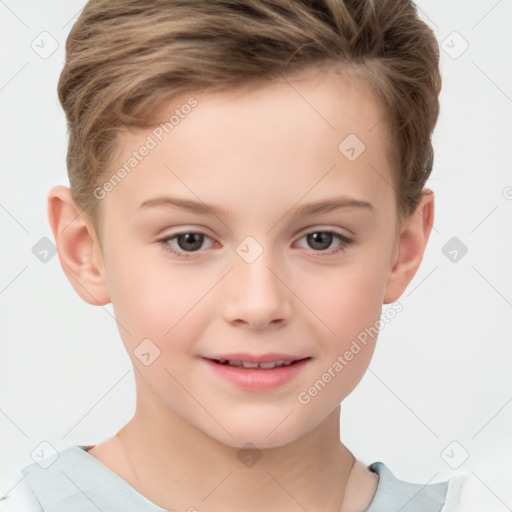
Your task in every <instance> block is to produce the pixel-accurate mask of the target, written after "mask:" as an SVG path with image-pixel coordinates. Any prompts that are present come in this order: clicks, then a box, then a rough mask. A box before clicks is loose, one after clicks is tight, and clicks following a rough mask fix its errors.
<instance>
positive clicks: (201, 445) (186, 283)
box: [0, 0, 460, 512]
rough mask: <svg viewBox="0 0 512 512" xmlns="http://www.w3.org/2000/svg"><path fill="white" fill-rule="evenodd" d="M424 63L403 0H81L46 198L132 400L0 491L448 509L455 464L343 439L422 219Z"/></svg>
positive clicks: (428, 511)
mask: <svg viewBox="0 0 512 512" xmlns="http://www.w3.org/2000/svg"><path fill="white" fill-rule="evenodd" d="M438 61H439V53H438V45H437V42H436V39H435V37H434V35H433V33H432V31H431V30H430V29H429V27H428V26H427V25H425V23H423V22H422V21H421V20H420V19H419V17H418V16H417V13H416V10H415V8H414V6H413V5H412V4H411V2H409V1H405V0H388V1H384V0H381V1H379V2H373V1H370V0H359V1H354V0H352V1H349V0H323V1H320V0H319V1H316V2H311V1H306V0H302V1H297V0H295V1H293V2H290V1H286V0H273V1H270V0H247V1H245V2H241V1H234V0H225V1H220V0H215V1H208V2H198V1H193V0H182V1H179V2H178V1H154V2H143V1H142V0H125V1H123V2H112V1H111V0H91V1H89V2H88V3H87V5H86V7H85V8H84V10H83V11H82V13H81V15H80V17H79V18H78V20H77V21H76V23H75V25H74V26H73V28H72V30H71V33H70V35H69V37H68V40H67V46H66V63H65V66H64V69H63V71H62V74H61V78H60V82H59V87H58V92H59V98H60V101H61V103H62V105H63V108H64V110H65V112H66V116H67V120H68V127H69V147H68V158H67V163H68V172H69V179H70V185H71V188H67V187H64V186H57V187H54V188H53V189H52V190H51V192H50V194H49V196H48V214H49V219H50V224H51V227H52V230H53V233H54V236H55V240H56V244H57V247H58V252H59V258H60V262H61V264H62V267H63V270H64V272H65V273H66V275H67V277H68V278H69V281H70V282H71V284H72V286H73V287H74V289H75V291H76V292H77V293H78V294H79V295H80V297H81V298H82V299H84V300H85V301H86V302H88V303H89V304H92V305H104V304H108V303H110V302H112V305H113V308H114V311H115V316H116V321H117V323H118V326H119V332H120V335H121V338H122V340H123V343H124V345H125V347H126V350H127V352H128V354H129V356H130V358H131V360H132V363H133V367H134V371H135V372H134V373H135V381H136V389H137V407H136V412H135V414H134V416H133V418H132V419H131V420H130V421H129V422H128V424H127V425H125V426H124V427H123V428H122V429H121V430H120V431H119V432H118V433H117V434H116V435H115V436H113V437H112V438H110V439H107V440H105V441H104V442H102V443H99V444H96V445H87V446H85V445H84V446H82V445H80V446H71V447H69V448H67V449H65V450H63V451H62V452H61V453H59V454H58V457H54V458H55V460H48V459H46V460H47V463H46V464H44V463H43V464H41V463H33V464H31V465H28V466H26V467H25V468H23V470H22V473H23V475H24V476H25V477H26V478H24V479H23V480H22V482H21V483H20V484H19V485H18V486H17V487H16V488H15V489H14V491H13V493H12V494H11V495H10V496H7V497H6V498H5V499H4V501H3V502H0V505H1V506H2V507H3V508H1V507H0V510H8V508H6V507H9V506H11V507H13V508H11V509H9V510H14V507H15V505H16V504H19V506H18V508H16V510H23V511H34V512H35V511H42V510H44V511H66V512H70V511H78V510H80V511H85V510H102V511H104V512H106V511H124V512H126V511H155V512H156V511H162V510H173V511H174V510H176V511H177V510H180V511H195V510H198V511H205V512H206V511H218V510H222V511H224V512H229V511H231V510H237V511H240V510H241V511H245V512H252V511H265V512H273V511H288V510H289V511H292V510H293V511H295V510H297V511H299V510H307V511H309V512H316V511H323V512H331V511H332V512H334V511H341V512H362V511H367V512H377V511H378V512H389V511H397V510H402V511H404V512H420V511H422V512H434V511H436V512H438V511H441V510H442V511H445V512H447V511H448V510H453V508H452V507H453V506H454V504H455V502H456V499H457V495H458V492H459V490H460V489H459V486H460V480H459V479H458V478H455V479H452V480H450V481H446V482H440V483H434V484H428V485H420V484H413V483H410V482H406V481H402V480H400V479H398V478H397V477H395V476H394V474H393V473H392V472H391V471H390V470H389V469H388V468H387V466H386V465H385V464H384V463H382V462H375V463H373V464H371V465H370V466H365V465H364V464H363V463H362V462H360V461H358V460H357V459H356V458H355V456H354V455H353V454H352V453H351V452H350V451H349V450H348V449H347V448H346V447H345V446H344V444H343V443H342V442H341V441H340V437H339V431H340V428H339V427H340V425H339V416H340V403H341V402H342V401H343V399H344V398H345V397H346V396H347V395H348V394H349V393H350V392H351V391H352V390H353V389H354V388H355V386H356V385H357V384H358V382H359V381H360V379H361V378H362V376H363V374H364V372H365V371H366V369H367V368H368V365H369V363H370V360H371V357H372V353H373V350H374V348H375V343H376V340H377V332H378V328H379V327H378V326H379V318H380V315H381V312H382V305H383V304H392V305H393V306H394V305H395V303H396V302H397V301H398V299H399V298H400V296H401V294H402V293H403V291H404V290H405V288H406V287H407V285H408V283H409V282H410V281H411V279H412V278H413V276H414V275H415V273H416V271H417V270H418V268H419V265H420V263H421V260H422V257H423V254H424V251H425V247H426V244H427V241H428V238H429V235H430V231H431V228H432V223H433V218H434V196H433V193H432V191H431V190H429V189H426V188H425V187H424V186H425V183H426V181H427V179H428V177H429V175H430V172H431V170H432V165H433V149H432V144H431V135H432V132H433V130H434V127H435V123H436V121H437V117H438V111H439V103H438V95H439V92H440V87H441V78H440V73H439V68H438ZM327 242H329V243H327ZM188 243H190V244H191V246H192V247H188V246H187V244H188Z"/></svg>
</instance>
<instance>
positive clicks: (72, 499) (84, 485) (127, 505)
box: [0, 446, 450, 512]
mask: <svg viewBox="0 0 512 512" xmlns="http://www.w3.org/2000/svg"><path fill="white" fill-rule="evenodd" d="M88 448H90V446H71V447H69V448H66V449H65V450H63V451H61V452H60V453H59V456H58V458H57V460H56V461H55V462H53V464H52V465H51V466H49V467H48V468H46V469H44V468H43V467H41V466H40V465H39V464H38V463H33V464H29V465H28V466H25V467H24V468H23V469H22V470H21V472H22V473H23V475H25V479H24V481H25V480H26V483H27V484H28V485H26V484H25V489H24V491H23V496H21V493H18V495H17V496H14V495H13V496H14V499H11V495H8V496H4V497H3V498H0V512H11V511H13V512H14V511H15V512H98V511H101V512H167V511H166V510H165V509H163V508H161V507H159V506H157V505H155V504H154V503H153V502H151V501H149V500H148V499H147V498H145V497H144V496H142V495H141V494H140V493H139V492H138V491H136V490H135V489H134V488H133V487H132V486H131V485H129V484H128V482H126V481H125V480H123V479H122V478H121V477H120V476H119V475H117V474H116V473H114V472H113V471H112V470H110V469H109V468H108V467H107V466H105V465H104V464H103V463H102V462H100V461H99V460H98V459H97V458H96V457H94V456H92V455H90V454H89V453H87V451H86V449H88ZM369 468H370V470H371V471H374V472H375V473H377V474H378V475H379V482H378V486H377V491H376V493H375V496H374V498H373V500H372V502H371V503H370V506H369V507H368V508H367V509H366V511H365V512H398V511H400V512H443V510H442V509H443V505H444V504H445V501H446V496H447V492H448V488H449V484H450V481H447V482H440V483H435V484H429V485H421V484H415V483H410V482H405V481H403V480H399V479H398V478H396V477H395V476H394V475H393V473H392V472H391V471H390V470H389V469H388V468H387V467H386V465H385V464H384V463H382V462H374V463H373V464H371V465H370V466H369ZM10 499H11V501H9V500H10ZM15 502H16V503H15ZM191 506H193V504H191ZM198 507H199V508H198V510H200V508H201V507H200V506H199V505H198Z"/></svg>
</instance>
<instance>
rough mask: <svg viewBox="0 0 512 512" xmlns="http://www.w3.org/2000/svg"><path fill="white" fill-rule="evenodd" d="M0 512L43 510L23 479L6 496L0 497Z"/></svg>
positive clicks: (39, 511) (41, 511)
mask: <svg viewBox="0 0 512 512" xmlns="http://www.w3.org/2000/svg"><path fill="white" fill-rule="evenodd" d="M0 512H43V509H42V508H41V505H40V504H39V501H38V500H37V498H36V496H35V494H34V492H33V491H32V489H31V488H30V486H29V485H28V482H27V481H26V480H25V479H23V480H21V481H20V482H19V483H18V484H17V485H16V487H14V489H12V491H10V492H9V493H8V494H7V495H5V496H0Z"/></svg>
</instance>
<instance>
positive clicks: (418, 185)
mask: <svg viewBox="0 0 512 512" xmlns="http://www.w3.org/2000/svg"><path fill="white" fill-rule="evenodd" d="M324 64H335V65H340V66H341V67H343V68H346V69H352V70H355V71H356V72H357V75H358V76H360V77H363V78H364V79H366V80H367V81H368V83H369V84H370V86H371V87H372V89H373V90H374V91H375V93H376V94H377V96H378V97H379V98H380V100H381V101H382V104H383V105H384V110H385V114H386V115H385V117H386V123H387V126H388V127H389V130H390V141H391V144H390V147H389V155H390V157H391V162H392V168H393V173H394V175H393V180H394V183H393V184H392V185H393V186H394V188H395V192H396V194H395V195H396V200H397V201H396V202H397V212H398V213H399V214H400V215H401V216H404V215H410V214H411V213H412V212H414V210H415V209H416V206H417V205H418V202H419V200H420V198H421V194H422V192H423V187H424V185H425V182H426V181H427V179H428V177H429V175H430V173H431V171H432V165H433V148H432V143H431V135H432V132H433V130H434V127H435V124H436V122H437V118H438V114H439V99H438V95H439V92H440V89H441V75H440V71H439V46H438V43H437V40H436V38H435V36H434V34H433V31H432V30H431V29H430V28H429V27H428V25H426V24H425V23H424V22H423V21H422V20H421V19H420V18H419V16H418V14H417V12H416V7H415V5H414V4H413V2H411V1H409V0H246V1H240V0H180V1H174V0H153V1H148V0H122V1H121V0H90V1H89V2H88V3H87V4H86V6H85V8H84V9H83V11H82V12H81V14H80V16H79V18H78V19H77V21H76V22H75V24H74V25H73V27H72V29H71V32H70V34H69V36H68V38H67V41H66V62H65V65H64V68H63V70H62V73H61V76H60V80H59V84H58V94H59V99H60V102H61V104H62V107H63V109H64V111H65V113H66V118H67V122H68V132H69V142H68V152H67V166H68V175H69V180H70V187H71V190H72V193H73V198H74V200H75V202H76V204H77V206H78V207H79V208H81V209H83V210H84V211H85V212H86V213H87V214H88V215H89V216H90V218H91V220H92V221H93V223H94V226H95V227H96V229H97V228H98V226H99V223H100V216H101V209H100V207H99V203H100V201H99V200H98V199H96V197H95V196H94V195H93V191H94V189H95V188H96V187H97V186H98V185H99V184H100V183H101V179H102V178H103V177H104V175H105V172H106V170H107V168H108V165H109V162H111V160H112V156H113V155H114V154H115V149H116V137H117V135H118V133H119V132H120V129H121V128H123V127H128V128H131V127H134V128H135V127H137V128H144V127H150V126H153V125H154V119H153V118H154V115H156V112H157V110H158V107H159V106H161V105H162V102H163V101H165V100H169V99H171V98H172V97H173V96H177V95H178V94H182V93H184V92H185V91H187V90H197V89H198V88H203V87H208V88H213V89H215V90H219V89H229V88H230V87H234V86H238V85H244V84H249V83H250V82H257V81H261V80H270V79H274V78H276V77H278V76H279V75H283V74H289V73H292V72H296V71H300V70H303V69H307V68H313V67H320V66H322V65H324ZM340 142H341V141H340Z"/></svg>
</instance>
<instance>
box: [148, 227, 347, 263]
mask: <svg viewBox="0 0 512 512" xmlns="http://www.w3.org/2000/svg"><path fill="white" fill-rule="evenodd" d="M315 233H328V234H330V235H334V236H335V237H338V238H339V240H340V241H341V243H340V244H339V245H338V247H337V248H336V249H335V250H334V251H332V250H331V251H328V250H314V249H312V250H313V252H315V253H318V254H316V256H318V257H323V256H333V255H335V254H338V253H340V252H343V251H344V250H345V249H346V248H347V246H348V245H350V244H351V243H352V239H350V238H348V237H346V236H345V235H342V234H341V233H338V232H336V231H328V230H325V231H322V230H316V231H309V232H308V233H305V234H304V235H302V236H301V238H300V239H302V238H304V237H307V236H308V235H312V234H315ZM189 234H194V235H204V236H205V237H207V238H210V237H209V236H208V235H206V233H202V232H200V231H182V232H181V233H175V234H174V235H171V236H167V237H165V238H161V239H160V240H158V242H159V243H160V244H161V245H162V248H163V250H164V251H166V252H169V253H171V254H173V255H175V256H178V257H179V258H191V257H192V256H193V255H194V254H195V253H198V252H200V250H197V251H190V252H186V251H183V250H180V251H177V250H176V249H173V248H172V247H171V245H169V241H171V240H173V239H175V238H177V237H179V236H182V235H189ZM300 239H299V240H300Z"/></svg>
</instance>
